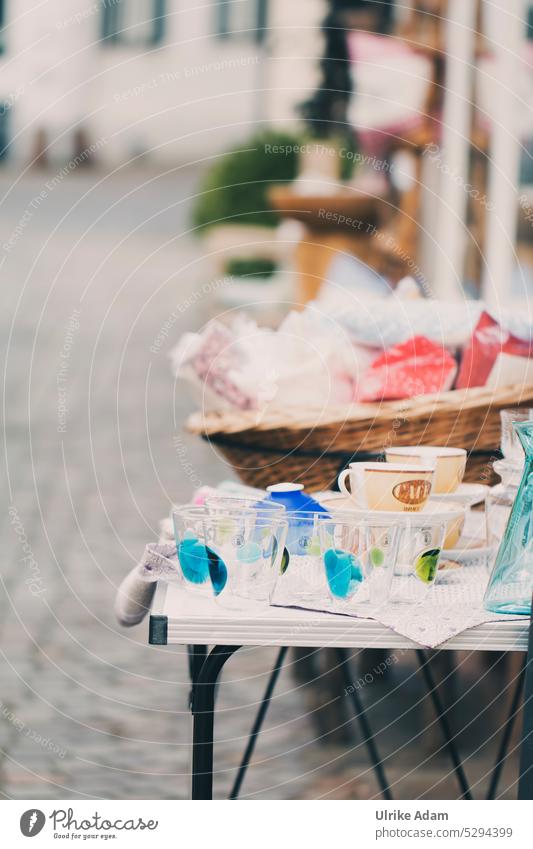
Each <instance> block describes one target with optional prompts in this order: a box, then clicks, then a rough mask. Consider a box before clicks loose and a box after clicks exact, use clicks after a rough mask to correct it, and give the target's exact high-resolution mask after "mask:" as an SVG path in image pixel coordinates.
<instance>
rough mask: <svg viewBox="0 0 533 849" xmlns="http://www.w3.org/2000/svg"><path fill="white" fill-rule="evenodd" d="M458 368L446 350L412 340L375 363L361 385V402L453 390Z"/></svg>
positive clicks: (423, 339)
mask: <svg viewBox="0 0 533 849" xmlns="http://www.w3.org/2000/svg"><path fill="white" fill-rule="evenodd" d="M456 370H457V364H456V362H455V360H454V358H453V357H452V355H451V354H449V353H448V351H447V350H446V348H443V347H442V345H438V344H437V343H436V342H432V341H431V340H430V339H427V338H426V337H425V336H413V337H412V338H411V339H408V340H407V342H402V343H401V344H400V345H394V346H393V347H392V348H389V349H388V351H384V353H383V354H380V356H379V357H377V359H375V360H374V362H373V363H372V365H371V366H370V368H369V369H368V371H367V372H366V373H365V374H364V376H363V378H362V380H361V383H360V384H359V392H358V399H357V400H359V401H393V400H397V399H400V398H412V397H413V396H415V395H429V394H431V393H432V392H443V391H446V390H447V389H450V388H451V385H452V383H453V379H454V377H455V373H456Z"/></svg>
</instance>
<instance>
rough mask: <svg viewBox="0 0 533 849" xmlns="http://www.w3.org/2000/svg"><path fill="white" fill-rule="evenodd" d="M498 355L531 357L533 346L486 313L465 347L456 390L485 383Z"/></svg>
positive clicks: (482, 315) (480, 318)
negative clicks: (505, 328)
mask: <svg viewBox="0 0 533 849" xmlns="http://www.w3.org/2000/svg"><path fill="white" fill-rule="evenodd" d="M499 354H512V355H514V356H515V357H531V356H533V348H532V347H531V345H530V344H529V342H525V341H524V340H523V339H519V338H518V337H517V336H513V335H512V334H511V333H509V331H507V330H504V328H503V327H502V326H501V324H498V322H497V321H496V320H495V319H494V318H492V317H491V316H490V315H489V314H488V313H486V312H483V313H481V315H480V317H479V321H478V323H477V325H476V329H475V330H474V332H473V334H472V339H471V340H470V342H469V344H468V345H467V347H466V348H465V350H464V353H463V359H462V360H461V367H460V369H459V376H458V378H457V389H467V388H468V387H469V386H485V383H486V382H487V378H488V376H489V374H490V373H491V371H492V368H493V366H494V364H495V362H496V360H497V358H498V355H499Z"/></svg>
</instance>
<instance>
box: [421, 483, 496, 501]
mask: <svg viewBox="0 0 533 849" xmlns="http://www.w3.org/2000/svg"><path fill="white" fill-rule="evenodd" d="M489 489H490V486H486V485H485V484H483V483H460V484H459V486H458V487H457V489H456V490H455V492H447V493H445V492H436V493H435V494H433V495H430V497H429V500H430V501H437V500H438V501H443V502H446V501H460V502H461V504H466V505H467V506H468V507H473V506H474V504H480V503H481V502H482V501H485V499H486V497H487V495H488V493H489Z"/></svg>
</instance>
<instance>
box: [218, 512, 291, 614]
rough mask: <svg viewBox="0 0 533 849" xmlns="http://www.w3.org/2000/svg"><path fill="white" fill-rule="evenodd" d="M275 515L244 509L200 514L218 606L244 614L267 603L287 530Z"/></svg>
mask: <svg viewBox="0 0 533 849" xmlns="http://www.w3.org/2000/svg"><path fill="white" fill-rule="evenodd" d="M278 514H279V511H276V512H274V511H270V513H262V512H255V511H254V510H247V509H239V510H238V511H235V512H226V513H222V512H216V513H214V514H212V513H211V514H210V513H209V512H206V513H205V514H204V517H203V528H204V540H205V547H206V552H207V560H208V569H209V575H210V579H211V584H212V587H213V592H214V594H215V599H216V601H217V603H218V604H219V605H220V606H221V607H225V608H227V609H229V610H242V611H246V610H250V609H253V607H257V606H260V607H265V606H268V605H269V604H270V599H271V597H272V593H273V591H274V587H275V584H276V580H277V577H278V574H279V567H280V562H281V556H282V552H283V549H284V546H285V540H286V536H287V528H288V525H287V522H286V520H285V519H284V518H281V517H280V516H281V514H279V515H278Z"/></svg>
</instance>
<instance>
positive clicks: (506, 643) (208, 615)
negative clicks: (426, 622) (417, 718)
mask: <svg viewBox="0 0 533 849" xmlns="http://www.w3.org/2000/svg"><path fill="white" fill-rule="evenodd" d="M528 632H529V620H528V619H521V620H512V619H510V620H509V621H499V622H488V623H485V624H483V625H477V626H476V627H475V628H470V629H469V630H467V631H463V633H461V634H458V635H457V636H455V637H452V639H450V640H448V641H447V642H446V643H443V644H442V645H440V646H439V650H440V649H455V650H464V651H481V650H483V651H527V644H528ZM150 642H151V643H153V644H156V645H171V644H180V645H230V646H317V647H328V646H332V647H337V648H338V647H342V648H385V649H392V648H395V649H400V648H402V649H417V648H420V646H419V645H418V643H415V642H413V641H412V640H409V639H407V638H406V637H403V636H401V635H400V634H397V633H395V632H394V631H392V630H391V629H390V628H387V627H386V626H384V625H381V624H380V623H379V622H376V621H374V620H372V619H354V618H353V617H347V616H338V615H334V614H331V613H318V612H315V611H309V610H297V609H292V608H281V607H270V608H267V609H266V610H261V611H260V612H258V614H257V615H256V616H253V617H251V616H250V615H249V614H246V615H240V614H238V613H233V612H230V611H224V610H222V609H221V608H220V607H218V606H217V605H216V603H215V602H214V601H213V600H212V599H210V598H205V599H204V598H202V597H199V598H198V599H197V598H195V597H194V595H193V594H192V593H186V592H184V591H183V590H182V589H181V588H180V587H179V585H175V584H165V583H162V582H160V583H159V584H158V587H157V591H156V594H155V597H154V602H153V605H152V615H151V617H150Z"/></svg>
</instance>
